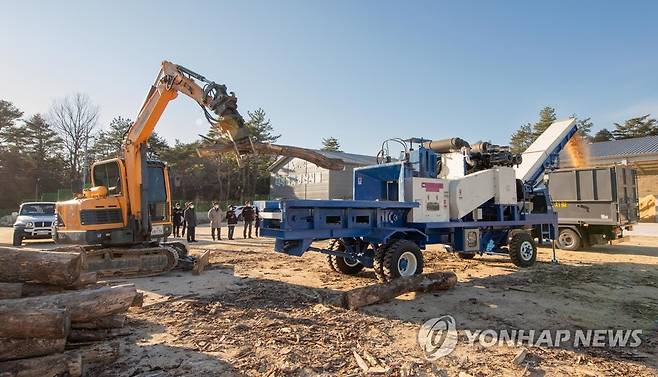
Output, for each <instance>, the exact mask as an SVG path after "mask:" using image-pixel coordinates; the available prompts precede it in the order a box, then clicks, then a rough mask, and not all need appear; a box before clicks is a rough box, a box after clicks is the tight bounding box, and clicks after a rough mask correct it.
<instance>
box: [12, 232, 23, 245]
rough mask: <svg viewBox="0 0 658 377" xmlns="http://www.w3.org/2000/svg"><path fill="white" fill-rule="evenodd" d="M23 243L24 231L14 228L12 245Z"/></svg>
mask: <svg viewBox="0 0 658 377" xmlns="http://www.w3.org/2000/svg"><path fill="white" fill-rule="evenodd" d="M22 244H23V232H21V231H20V230H14V239H13V242H12V245H14V246H21V245H22Z"/></svg>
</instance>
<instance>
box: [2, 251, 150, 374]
mask: <svg viewBox="0 0 658 377" xmlns="http://www.w3.org/2000/svg"><path fill="white" fill-rule="evenodd" d="M83 258H84V254H82V253H75V252H71V253H67V252H49V251H41V250H30V249H17V248H11V247H0V377H9V376H39V377H41V376H59V375H70V376H81V375H84V373H85V370H88V369H89V367H91V366H95V365H98V364H103V363H110V362H113V361H114V360H116V358H118V356H119V347H118V343H108V342H105V341H106V340H108V339H111V338H114V337H117V336H121V335H127V334H128V333H129V331H128V330H127V329H125V328H124V325H125V322H126V314H125V313H126V312H127V310H128V308H129V307H130V306H132V305H133V302H135V301H138V299H139V295H138V294H137V291H136V289H135V286H134V285H132V284H123V285H115V286H109V285H101V284H98V283H97V282H96V274H95V273H88V272H84V271H83V266H84V259H83ZM100 341H103V343H96V342H100Z"/></svg>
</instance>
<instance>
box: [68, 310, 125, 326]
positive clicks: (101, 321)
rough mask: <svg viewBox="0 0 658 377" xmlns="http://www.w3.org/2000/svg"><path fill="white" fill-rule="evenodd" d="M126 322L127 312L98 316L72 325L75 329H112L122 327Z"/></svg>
mask: <svg viewBox="0 0 658 377" xmlns="http://www.w3.org/2000/svg"><path fill="white" fill-rule="evenodd" d="M125 323H126V315H125V314H113V315H111V316H108V317H102V318H96V319H94V320H92V321H90V322H79V323H74V324H73V325H72V326H71V327H72V328H74V329H88V330H94V329H111V328H120V327H123V325H124V324H125Z"/></svg>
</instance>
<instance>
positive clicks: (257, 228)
mask: <svg viewBox="0 0 658 377" xmlns="http://www.w3.org/2000/svg"><path fill="white" fill-rule="evenodd" d="M254 233H255V235H256V238H258V236H259V235H260V212H259V211H258V207H254Z"/></svg>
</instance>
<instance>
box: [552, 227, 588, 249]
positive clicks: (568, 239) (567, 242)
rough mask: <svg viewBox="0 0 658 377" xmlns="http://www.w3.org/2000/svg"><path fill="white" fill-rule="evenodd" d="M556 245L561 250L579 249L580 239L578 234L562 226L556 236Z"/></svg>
mask: <svg viewBox="0 0 658 377" xmlns="http://www.w3.org/2000/svg"><path fill="white" fill-rule="evenodd" d="M557 246H558V247H559V248H560V249H562V250H572V251H573V250H580V247H581V246H582V240H581V239H580V235H578V233H577V232H576V231H574V230H573V229H569V228H562V229H560V235H559V236H558V237H557Z"/></svg>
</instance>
